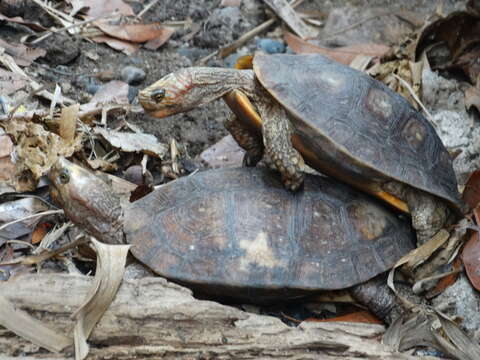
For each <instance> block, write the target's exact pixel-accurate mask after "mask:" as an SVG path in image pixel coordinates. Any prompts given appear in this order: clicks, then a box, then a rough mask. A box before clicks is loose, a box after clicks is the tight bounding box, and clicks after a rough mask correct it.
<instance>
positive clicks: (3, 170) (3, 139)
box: [0, 128, 15, 194]
mask: <svg viewBox="0 0 480 360" xmlns="http://www.w3.org/2000/svg"><path fill="white" fill-rule="evenodd" d="M14 148H15V147H14V145H13V142H12V140H11V139H10V136H8V135H7V134H5V133H3V129H2V128H0V194H3V193H5V192H13V191H14V187H13V184H14V176H13V175H14V174H15V163H14V162H13V151H14Z"/></svg>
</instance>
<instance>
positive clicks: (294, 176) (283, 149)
mask: <svg viewBox="0 0 480 360" xmlns="http://www.w3.org/2000/svg"><path fill="white" fill-rule="evenodd" d="M259 112H260V115H261V117H262V133H263V144H264V146H265V152H266V154H267V155H268V157H269V158H270V159H271V162H272V163H273V165H274V166H275V168H276V169H277V170H278V171H279V172H280V174H281V175H282V181H283V184H284V186H285V187H286V188H287V189H289V190H292V191H296V190H298V189H299V188H300V186H301V185H302V184H303V180H304V178H305V173H304V170H305V162H304V161H303V157H302V155H300V153H299V152H298V151H297V150H295V149H294V148H293V145H292V140H291V137H292V134H293V129H292V125H291V123H290V120H289V119H288V115H287V113H286V112H285V110H284V109H283V108H282V107H281V106H279V105H277V104H271V105H269V106H265V107H260V106H259Z"/></svg>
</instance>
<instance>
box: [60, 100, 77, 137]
mask: <svg viewBox="0 0 480 360" xmlns="http://www.w3.org/2000/svg"><path fill="white" fill-rule="evenodd" d="M79 109H80V104H73V105H70V106H67V107H64V108H62V111H61V113H60V126H59V129H58V132H59V134H60V136H61V137H62V138H63V139H64V140H65V141H73V139H74V138H75V129H76V127H77V118H78V111H79Z"/></svg>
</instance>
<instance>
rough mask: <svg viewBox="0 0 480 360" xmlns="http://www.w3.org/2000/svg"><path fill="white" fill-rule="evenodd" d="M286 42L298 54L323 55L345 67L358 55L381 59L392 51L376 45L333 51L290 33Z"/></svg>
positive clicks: (347, 47)
mask: <svg viewBox="0 0 480 360" xmlns="http://www.w3.org/2000/svg"><path fill="white" fill-rule="evenodd" d="M284 40H285V42H286V43H287V44H288V46H290V48H291V49H292V50H293V51H294V52H295V53H297V54H321V55H324V56H326V57H328V58H330V59H332V60H335V61H338V62H340V63H342V64H345V65H350V63H351V62H352V61H353V60H354V59H355V58H356V57H357V55H368V56H374V57H378V58H380V57H382V56H383V55H385V54H386V53H387V52H388V51H389V50H390V47H388V46H386V45H382V44H375V43H365V44H358V45H349V46H343V47H339V48H333V49H332V48H326V47H320V46H317V45H314V44H312V43H310V42H308V41H305V40H302V39H300V38H299V37H297V36H295V35H293V34H292V33H289V32H285V34H284Z"/></svg>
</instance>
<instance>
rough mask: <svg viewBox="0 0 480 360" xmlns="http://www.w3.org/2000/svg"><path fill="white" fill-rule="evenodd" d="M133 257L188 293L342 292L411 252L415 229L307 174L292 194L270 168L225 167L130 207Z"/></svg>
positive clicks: (330, 182)
mask: <svg viewBox="0 0 480 360" xmlns="http://www.w3.org/2000/svg"><path fill="white" fill-rule="evenodd" d="M124 219H125V223H124V232H125V234H126V240H127V242H128V243H130V244H132V245H133V246H132V249H131V251H132V253H133V255H134V256H135V257H136V258H138V259H139V260H140V261H141V262H143V263H144V264H146V265H147V266H149V267H150V268H151V269H152V270H153V271H155V272H156V273H158V274H159V275H162V276H164V277H167V278H169V279H172V280H174V281H177V282H179V283H182V284H186V285H189V286H190V287H194V288H195V287H197V288H198V287H201V288H202V289H203V290H207V291H208V292H210V293H218V294H223V295H227V294H230V295H231V296H235V297H244V298H255V299H256V300H260V299H268V298H273V297H278V296H280V297H286V296H295V295H299V294H302V293H304V292H307V291H316V290H322V289H341V288H346V287H350V286H352V285H356V284H359V283H362V282H364V281H366V280H369V279H371V278H372V277H374V276H376V275H377V274H379V273H382V272H384V271H386V270H387V269H389V268H390V267H391V266H392V265H393V264H394V263H395V262H396V261H397V260H398V259H399V258H400V257H401V256H403V255H405V254H406V253H407V252H408V251H410V250H411V249H412V248H413V244H414V239H415V236H414V234H413V232H412V230H411V228H410V226H409V225H408V223H406V222H403V221H401V220H399V219H398V217H397V216H396V215H394V214H393V213H392V212H391V211H390V210H387V209H385V207H384V206H383V205H382V204H379V203H378V202H377V201H376V200H374V199H371V198H369V197H368V196H367V195H364V194H362V193H360V192H357V191H355V190H353V189H351V188H350V187H348V186H346V185H342V184H339V183H338V182H335V181H334V180H330V179H327V178H325V177H319V176H307V177H306V180H305V185H304V191H301V192H299V193H296V194H294V193H291V192H287V191H285V189H284V188H283V185H282V183H281V182H280V180H279V177H278V176H277V174H274V173H271V172H269V171H267V170H265V169H256V168H240V169H218V170H210V171H205V172H202V173H197V174H195V175H194V176H188V177H183V178H181V179H178V180H176V181H174V182H171V183H169V184H166V185H164V186H162V187H161V188H160V189H158V190H156V191H155V192H153V193H150V194H149V195H147V196H146V197H144V198H142V199H140V200H138V201H136V202H134V203H132V204H130V205H129V207H128V208H127V209H126V210H125V216H124Z"/></svg>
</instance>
